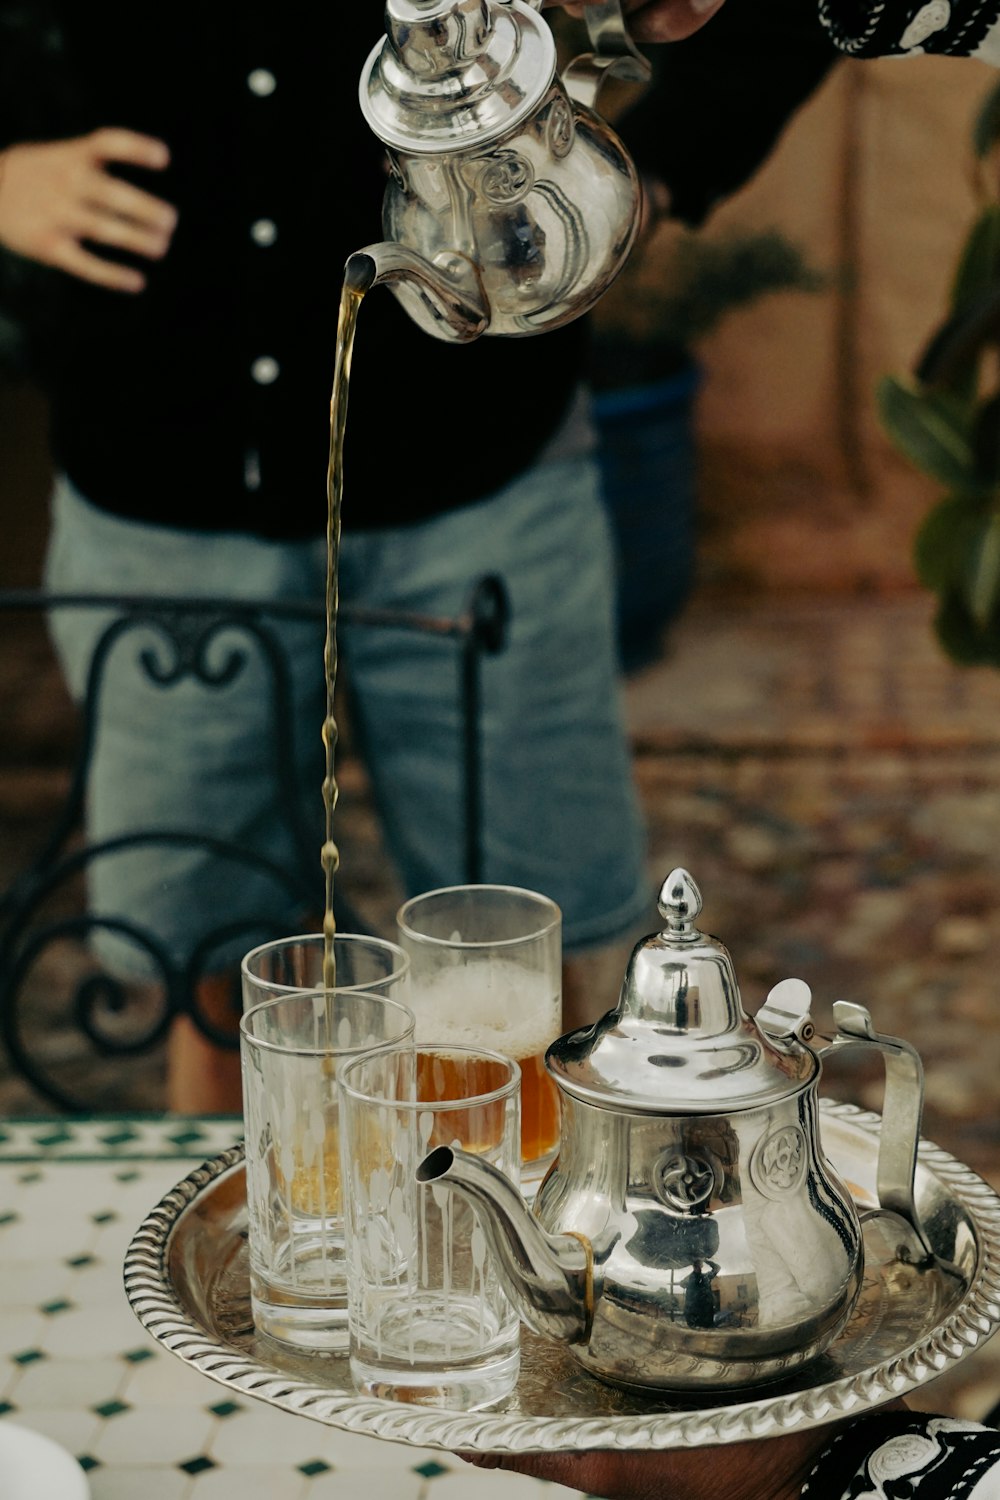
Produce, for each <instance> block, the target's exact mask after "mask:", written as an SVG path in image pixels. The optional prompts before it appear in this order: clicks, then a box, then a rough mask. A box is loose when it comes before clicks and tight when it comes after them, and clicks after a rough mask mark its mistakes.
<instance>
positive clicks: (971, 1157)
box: [0, 596, 1000, 1415]
mask: <svg viewBox="0 0 1000 1500" xmlns="http://www.w3.org/2000/svg"><path fill="white" fill-rule="evenodd" d="M8 625H9V622H6V623H4V622H0V626H2V629H3V634H2V636H0V641H2V642H4V643H5V645H6V649H0V724H2V725H3V726H4V727H3V729H2V731H0V886H2V884H3V883H4V880H5V878H6V877H8V876H9V875H10V874H11V872H12V871H13V870H14V869H16V868H17V867H18V866H19V865H20V864H21V863H23V861H24V860H25V859H26V858H27V855H28V852H29V850H30V849H31V848H33V847H37V842H38V839H39V837H40V830H41V827H42V824H43V820H44V818H45V816H46V815H48V814H49V813H50V812H51V809H52V806H53V804H54V800H55V798H56V796H57V794H58V793H59V791H60V790H61V789H62V788H64V786H65V783H66V772H65V765H66V759H67V757H66V753H65V751H66V747H67V745H68V744H69V743H70V740H71V736H72V716H71V714H70V713H69V712H68V710H67V708H66V706H65V704H64V703H63V701H62V699H61V697H60V695H59V692H58V687H57V686H56V685H54V684H53V681H52V674H51V667H50V665H49V663H48V658H47V649H46V647H45V645H44V640H43V639H42V638H40V637H38V636H37V635H36V634H33V633H32V632H31V631H28V630H25V629H22V628H21V627H16V628H13V627H12V628H7V627H8ZM628 701H629V716H630V722H631V726H632V732H633V736H634V742H635V748H636V767H637V775H638V781H639V787H640V791H641V795H642V800H643V803H644V807H645V810H646V814H647V818H648V822H649V830H650V850H649V874H650V890H651V903H650V914H649V919H648V921H645V922H643V923H641V924H639V925H638V927H637V931H636V936H639V935H642V933H643V932H646V931H650V930H652V927H653V925H654V921H655V908H654V906H653V900H652V896H653V895H654V894H655V890H656V887H657V885H658V883H659V882H660V881H661V880H662V878H663V877H664V876H665V875H666V873H667V872H668V870H669V869H670V868H671V867H672V866H674V865H677V864H684V865H686V866H688V867H689V868H690V870H691V871H692V873H693V874H694V875H695V878H696V879H697V880H698V882H699V883H700V885H701V886H702V888H703V891H704V895H705V912H704V917H703V920H702V925H703V926H705V927H706V928H707V929H708V930H709V931H712V932H715V933H717V934H718V935H719V936H721V937H722V938H723V940H724V941H725V942H726V943H727V945H728V946H729V947H730V949H731V951H732V953H733V956H734V960H735V963H736V967H737V972H738V974H739V976H740V979H741V984H742V987H743V992H744V998H745V1000H746V1002H747V1005H748V1008H750V1009H755V1008H756V1006H757V1005H759V1003H760V1001H761V1000H762V999H763V997H764V995H765V993H766V991H767V989H768V988H769V986H770V985H771V984H772V983H773V982H775V981H776V980H777V979H780V978H783V977H785V976H787V975H788V974H798V975H800V976H801V977H803V978H804V979H806V980H807V981H808V982H809V984H810V985H811V987H812V989H813V993H814V997H815V1004H816V1009H815V1015H816V1018H817V1021H818V1024H819V1027H820V1029H821V1030H823V1029H826V1027H828V1026H829V1022H830V1005H831V1003H832V1002H833V1001H834V1000H835V999H840V998H846V999H852V1000H857V1001H860V1002H862V1003H864V1004H866V1005H869V1006H870V1007H871V1009H872V1010H873V1012H874V1014H875V1017H876V1023H877V1025H878V1026H879V1028H880V1029H881V1030H883V1031H886V1032H889V1033H892V1034H896V1035H902V1036H905V1037H907V1038H908V1039H909V1040H911V1041H912V1042H913V1043H914V1044H915V1045H916V1046H917V1047H918V1049H919V1050H920V1052H921V1054H922V1056H923V1058H924V1061H925V1066H926V1070H927V1104H926V1112H925V1122H924V1133H925V1135H926V1136H927V1137H929V1138H930V1139H931V1140H934V1141H936V1142H937V1143H938V1144H939V1145H941V1146H943V1147H945V1148H946V1149H947V1150H949V1151H951V1152H953V1153H954V1154H955V1155H956V1156H958V1157H959V1158H961V1159H962V1160H963V1161H965V1162H967V1163H969V1164H970V1165H972V1166H973V1167H975V1169H976V1170H977V1171H979V1172H980V1173H981V1174H982V1175H983V1176H984V1177H986V1178H987V1179H988V1180H989V1181H990V1182H991V1183H993V1185H994V1186H995V1187H997V1188H998V1189H1000V982H998V974H1000V675H998V674H996V673H993V672H988V671H971V672H969V671H959V670H958V669H956V668H954V667H951V666H950V665H949V664H948V663H946V662H945V661H944V659H943V658H942V656H941V655H940V653H939V651H938V649H937V647H936V645H935V644H934V642H933V640H932V637H931V635H930V630H929V610H928V607H927V605H926V602H925V601H924V600H923V599H922V598H918V597H905V598H901V599H890V600H855V599H852V600H843V601H839V602H838V601H831V600H820V601H809V600H802V599H790V600H775V599H774V598H773V597H772V598H770V599H769V600H768V601H766V602H761V601H759V600H758V601H754V600H751V599H734V600H730V601H727V600H720V599H718V598H710V597H708V596H705V597H703V598H701V599H699V600H698V601H697V602H696V604H695V605H694V606H693V607H692V608H691V609H690V611H689V612H688V614H687V615H686V616H685V618H684V619H683V620H682V621H681V623H680V624H679V626H678V627H677V628H676V629H675V631H674V633H673V635H672V638H671V642H670V651H669V654H668V655H667V656H666V658H665V659H664V660H663V661H662V662H659V663H657V665H655V666H654V667H651V668H649V669H648V670H646V671H645V672H644V673H642V674H641V675H640V676H639V677H637V678H635V679H634V680H633V681H632V682H631V683H630V685H629V690H628ZM343 779H344V782H345V795H344V802H343V808H342V822H341V836H342V842H343V846H344V868H345V872H350V873H349V877H348V878H350V879H351V880H352V882H353V890H354V893H355V895H356V897H357V900H358V905H359V907H360V908H361V909H362V911H363V912H364V913H365V915H366V916H368V917H369V919H370V920H371V921H372V922H373V923H374V925H376V926H377V927H382V928H387V927H388V924H389V923H390V922H391V916H392V911H393V907H394V901H395V892H394V890H393V887H392V883H391V880H390V879H389V878H388V877H387V874H386V870H385V865H384V861H383V859H382V856H381V851H380V848H379V844H378V835H377V830H376V827H375V823H374V820H373V816H372V812H371V809H370V806H369V805H368V803H367V799H366V796H365V788H364V780H363V777H362V776H361V774H360V771H359V770H358V769H357V768H356V767H353V766H351V767H347V768H346V769H345V774H344V778H343ZM627 951H628V944H623V945H620V947H619V948H617V949H615V950H614V951H613V952H611V953H610V954H605V955H601V956H598V957H597V958H595V959H593V960H592V961H591V962H590V975H589V978H590V984H591V990H592V1002H593V1009H594V1012H595V1014H597V1013H600V1012H601V1011H603V1010H605V1009H607V1008H608V1007H609V1006H610V1005H611V1004H612V1003H613V1001H614V999H615V995H616V989H617V985H618V983H619V981H620V977H621V972H622V969H623V966H624V962H625V958H626V956H627ZM76 964H77V959H76V957H75V955H74V952H73V950H72V948H71V945H64V946H63V948H62V949H60V950H59V951H57V952H55V953H53V954H51V955H50V956H49V958H48V959H47V966H46V968H45V969H44V971H43V972H42V973H41V974H40V975H39V976H37V978H36V983H35V991H34V993H35V995H36V1011H37V1016H38V1017H39V1018H40V1019H41V1023H42V1024H41V1029H40V1030H39V1032H38V1033H37V1034H36V1044H37V1045H38V1047H39V1048H40V1049H44V1050H45V1052H46V1054H47V1056H48V1059H49V1061H50V1062H51V1063H52V1065H53V1066H54V1067H58V1068H62V1069H65V1070H67V1076H71V1075H74V1074H75V1075H76V1076H77V1077H81V1076H86V1077H87V1078H88V1080H90V1082H91V1083H92V1084H93V1085H94V1087H95V1089H96V1093H95V1097H96V1099H97V1100H98V1102H99V1103H100V1104H101V1107H104V1108H114V1107H119V1108H126V1107H135V1106H136V1103H137V1101H141V1103H142V1105H144V1106H145V1107H154V1108H155V1107H156V1105H157V1104H158V1102H159V1100H160V1098H161V1093H160V1087H161V1085H160V1069H161V1063H160V1059H159V1057H158V1056H157V1055H156V1054H155V1053H154V1054H152V1055H151V1056H149V1057H144V1058H137V1059H134V1060H132V1061H130V1062H129V1063H127V1064H122V1063H121V1062H120V1061H115V1062H111V1063H107V1062H105V1063H103V1064H102V1063H99V1062H97V1063H95V1062H94V1060H93V1058H92V1054H91V1053H90V1052H89V1050H88V1049H86V1048H85V1047H84V1046H83V1044H82V1043H81V1041H80V1040H79V1039H78V1038H77V1037H76V1036H75V1035H74V1034H73V1033H72V1032H71V1030H70V1029H69V1028H68V1027H67V1026H66V1024H65V1018H64V1017H63V1016H61V1015H60V1013H59V1012H60V1007H59V1000H58V992H59V989H60V981H61V980H63V981H64V980H65V975H66V973H67V972H69V971H73V972H75V965H76ZM830 1089H831V1092H835V1093H836V1094H837V1095H838V1096H839V1097H841V1098H850V1099H853V1100H855V1102H858V1103H862V1104H865V1105H868V1106H869V1107H873V1108H878V1107H879V1103H880V1098H881V1095H880V1084H879V1080H878V1078H877V1075H876V1073H875V1072H869V1071H866V1072H863V1073H858V1072H857V1071H856V1070H855V1071H848V1070H847V1069H846V1068H841V1070H840V1074H839V1076H838V1077H837V1078H836V1080H835V1081H834V1080H831V1081H830ZM44 1108H45V1106H44V1104H42V1103H41V1102H40V1101H39V1100H38V1099H37V1097H35V1096H34V1095H33V1094H32V1093H31V1091H30V1090H29V1089H27V1088H26V1086H25V1085H24V1084H23V1082H21V1081H19V1080H18V1079H17V1078H16V1077H14V1076H13V1074H12V1072H11V1070H10V1069H9V1068H8V1067H6V1066H5V1064H4V1062H3V1059H2V1058H0V1112H7V1113H14V1112H18V1111H21V1112H25V1111H40V1110H44ZM924 1397H925V1404H927V1405H929V1406H932V1407H937V1408H938V1409H942V1408H944V1409H948V1410H954V1411H963V1412H968V1413H970V1414H973V1415H980V1414H982V1413H983V1412H985V1410H986V1409H987V1407H988V1406H990V1405H991V1404H992V1403H994V1402H995V1401H996V1400H997V1399H998V1398H1000V1340H994V1342H993V1344H992V1345H990V1346H988V1347H987V1349H986V1350H984V1351H982V1352H981V1353H980V1354H979V1355H977V1356H975V1357H974V1358H973V1359H971V1360H969V1361H968V1362H967V1363H966V1364H965V1365H963V1366H962V1367H960V1369H959V1370H958V1371H956V1372H955V1373H954V1374H953V1375H952V1376H950V1377H948V1378H946V1379H945V1380H942V1381H939V1382H937V1383H935V1385H934V1386H933V1387H932V1388H930V1390H928V1391H926V1392H925V1393H924Z"/></svg>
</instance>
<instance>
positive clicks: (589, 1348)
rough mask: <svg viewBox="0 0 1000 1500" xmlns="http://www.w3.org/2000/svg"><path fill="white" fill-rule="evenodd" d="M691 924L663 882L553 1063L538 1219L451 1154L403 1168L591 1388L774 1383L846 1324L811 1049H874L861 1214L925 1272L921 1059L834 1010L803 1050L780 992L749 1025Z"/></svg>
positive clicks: (838, 1237)
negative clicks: (555, 1130)
mask: <svg viewBox="0 0 1000 1500" xmlns="http://www.w3.org/2000/svg"><path fill="white" fill-rule="evenodd" d="M700 910H701V896H700V894H699V892H698V889H697V887H696V886H695V884H694V882H693V881H692V879H691V877H690V875H688V873H687V872H686V871H685V870H674V871H673V872H672V873H671V874H670V875H669V876H668V877H667V880H666V882H665V883H664V886H663V889H662V891H661V894H660V912H661V914H662V916H663V918H664V920H665V924H666V925H665V927H664V930H663V931H662V932H660V933H657V934H654V935H653V936H651V937H649V938H647V939H645V940H644V941H643V942H641V943H639V944H638V945H637V947H636V949H635V950H634V952H633V955H632V959H631V962H630V964H629V968H628V972H627V973H626V976H625V981H624V984H623V986H622V992H621V998H620V1000H619V1002H618V1005H617V1007H616V1008H615V1009H614V1010H612V1011H611V1012H609V1014H608V1015H606V1016H605V1017H604V1018H603V1020H601V1021H598V1022H597V1024H596V1025H595V1026H592V1027H589V1028H588V1029H586V1030H583V1031H577V1032H573V1033H571V1034H570V1035H568V1036H564V1037H562V1038H560V1040H559V1041H557V1042H554V1043H553V1044H552V1046H551V1047H550V1048H549V1050H548V1053H547V1055H546V1066H547V1068H548V1070H549V1072H550V1073H551V1074H552V1076H553V1078H554V1079H555V1081H556V1083H557V1084H558V1086H559V1089H560V1093H561V1095H562V1106H563V1129H562V1138H561V1141H560V1146H559V1154H558V1157H557V1158H556V1161H555V1162H554V1164H553V1166H552V1168H551V1169H550V1171H549V1174H548V1176H547V1177H546V1178H545V1180H544V1181H543V1183H542V1184H541V1187H540V1188H539V1190H538V1195H537V1198H536V1200H535V1205H534V1211H533V1212H532V1211H531V1210H530V1209H528V1208H527V1207H526V1206H525V1204H524V1202H523V1200H522V1198H521V1195H520V1193H519V1192H518V1190H517V1188H516V1187H515V1186H514V1185H513V1184H512V1183H511V1182H509V1181H508V1180H507V1179H506V1178H505V1177H504V1176H502V1175H501V1174H500V1173H499V1172H498V1171H497V1170H496V1169H495V1168H494V1167H491V1166H490V1165H488V1164H486V1163H484V1162H482V1161H480V1160H479V1159H478V1158H476V1157H474V1156H471V1155H468V1154H466V1153H463V1152H461V1151H458V1150H452V1149H451V1148H449V1147H447V1146H441V1147H438V1149H437V1150H435V1151H433V1152H431V1153H430V1155H429V1156H427V1157H425V1159H424V1160H423V1161H422V1162H421V1163H420V1165H419V1166H418V1168H417V1177H418V1179H419V1180H420V1181H422V1182H434V1183H440V1184H442V1185H447V1186H449V1187H450V1188H452V1189H453V1190H454V1191H455V1192H457V1193H460V1194H462V1195H463V1196H464V1197H466V1198H467V1199H469V1200H470V1201H471V1203H472V1205H473V1207H474V1208H475V1210H476V1213H477V1216H478V1217H479V1220H480V1222H481V1224H482V1227H483V1230H484V1233H485V1234H486V1237H487V1240H488V1243H489V1245H490V1248H491V1250H492V1252H493V1255H494V1257H495V1260H496V1263H497V1266H498V1271H499V1275H500V1277H501V1279H502V1281H503V1283H504V1285H505V1288H506V1289H507V1291H508V1294H509V1296H510V1298H511V1300H512V1302H513V1303H514V1305H515V1307H517V1309H518V1311H519V1313H520V1314H521V1317H522V1318H523V1319H524V1321H525V1322H526V1323H527V1324H528V1325H529V1326H530V1327H532V1328H534V1329H535V1330H536V1331H537V1332H539V1333H541V1334H546V1335H549V1336H550V1337H552V1338H555V1339H559V1340H562V1341H563V1342H564V1343H566V1344H568V1345H569V1346H570V1349H571V1352H572V1353H573V1354H574V1355H575V1356H576V1358H577V1359H578V1360H579V1361H580V1363H581V1364H582V1365H583V1366H584V1367H585V1368H586V1369H587V1370H589V1371H590V1372H591V1373H592V1374H594V1375H597V1376H599V1377H600V1378H601V1379H603V1380H607V1381H610V1382H612V1383H613V1384H617V1385H623V1386H627V1387H630V1388H636V1389H642V1390H647V1391H648V1390H650V1389H653V1390H684V1389H687V1388H696V1389H698V1390H699V1391H707V1390H713V1389H716V1390H725V1389H729V1388H735V1387H741V1386H747V1385H754V1384H757V1383H759V1382H763V1381H768V1380H774V1379H777V1378H778V1377H780V1376H784V1375H787V1374H789V1373H791V1372H792V1371H794V1370H795V1369H797V1368H798V1367H799V1366H800V1365H803V1364H805V1363H806V1361H808V1360H810V1359H813V1358H815V1357H816V1356H817V1355H818V1354H820V1353H821V1352H822V1351H823V1350H824V1349H825V1348H827V1347H828V1345H829V1344H830V1343H831V1342H832V1341H833V1340H834V1338H836V1336H837V1334H838V1333H839V1332H840V1330H841V1329H842V1328H843V1327H844V1325H845V1323H846V1322H847V1320H848V1318H849V1317H850V1314H851V1310H852V1308H853V1306H854V1303H855V1300H856V1298H857V1296H858V1292H859V1289H860V1286H861V1278H862V1272H863V1242H862V1232H861V1223H860V1220H859V1216H858V1212H857V1209H856V1208H855V1206H854V1203H853V1202H852V1200H851V1196H850V1193H849V1192H848V1190H847V1188H846V1187H845V1186H844V1184H843V1183H842V1182H841V1181H840V1180H839V1179H838V1177H837V1175H836V1173H835V1172H834V1171H833V1169H832V1167H831V1166H830V1164H829V1162H828V1161H827V1160H826V1158H825V1157H824V1155H823V1152H822V1148H821V1144H820V1139H819V1127H818V1109H817V1086H818V1083H819V1078H820V1072H821V1063H820V1056H821V1055H823V1054H826V1055H829V1054H830V1053H832V1052H839V1051H841V1050H843V1049H846V1048H856V1047H863V1048H867V1049H874V1050H875V1051H877V1052H878V1053H880V1054H881V1055H882V1057H883V1059H884V1062H885V1072H886V1095H885V1108H884V1114H883V1125H882V1133H881V1138H880V1149H879V1159H878V1196H879V1202H880V1204H881V1207H880V1209H879V1210H877V1212H878V1213H879V1214H880V1215H884V1216H885V1220H886V1223H885V1227H886V1229H887V1231H888V1233H889V1234H890V1235H891V1236H892V1238H891V1241H890V1243H891V1244H892V1245H894V1246H895V1247H896V1253H897V1256H898V1257H899V1259H901V1260H908V1261H910V1262H911V1263H917V1264H921V1263H925V1262H926V1263H928V1264H929V1263H930V1262H931V1261H933V1252H932V1249H931V1246H930V1243H929V1241H928V1240H927V1237H926V1234H925V1232H924V1229H923V1226H922V1225H921V1223H920V1219H919V1217H918V1214H917V1210H916V1206H915V1203H914V1197H913V1179H914V1168H915V1164H916V1153H917V1143H918V1138H919V1127H920V1116H921V1109H922V1103H923V1073H922V1069H921V1065H920V1059H919V1057H918V1056H917V1054H916V1052H915V1051H914V1050H913V1048H912V1047H910V1046H909V1045H908V1044H907V1043H906V1042H902V1041H898V1040H896V1039H895V1038H893V1037H886V1036H880V1035H879V1034H878V1033H877V1032H876V1031H875V1030H874V1028H873V1026H872V1022H871V1018H870V1016H869V1015H868V1012H867V1011H866V1010H864V1009H863V1008H862V1007H861V1006H858V1005H853V1004H847V1003H838V1004H836V1005H835V1006H834V1017H835V1019H836V1022H837V1027H838V1030H837V1035H836V1037H835V1038H834V1039H833V1040H832V1042H829V1043H827V1044H826V1045H824V1046H821V1047H820V1046H816V1045H815V1042H814V1031H813V1025H812V1022H811V1020H810V1018H809V1004H810V994H809V989H808V986H807V985H805V984H804V983H803V982H802V981H801V980H797V979H786V980H784V981H783V982H782V983H781V984H779V985H776V986H775V988H774V989H773V990H772V991H771V993H770V995H769V996H768V997H767V1000H766V1001H765V1003H764V1005H763V1006H762V1008H761V1009H760V1011H759V1012H758V1014H757V1016H756V1019H755V1020H751V1019H750V1018H749V1017H748V1016H747V1014H746V1012H745V1011H744V1010H743V1006H742V1003H741V1001H740V994H739V989H738V987H737V984H736V976H735V974H734V972H733V967H732V961H731V959H730V956H729V954H728V952H727V950H726V949H725V948H724V947H723V946H722V944H721V943H719V942H718V941H717V940H716V939H715V938H712V937H708V936H706V935H705V934H703V933H701V932H699V931H698V930H697V928H696V927H695V925H694V919H695V918H696V917H697V916H698V913H699V911H700ZM811 1044H812V1045H811Z"/></svg>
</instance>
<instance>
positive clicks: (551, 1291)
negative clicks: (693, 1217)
mask: <svg viewBox="0 0 1000 1500" xmlns="http://www.w3.org/2000/svg"><path fill="white" fill-rule="evenodd" d="M417 1181H418V1182H425V1183H431V1182H440V1183H443V1184H445V1185H446V1186H447V1187H449V1188H451V1189H452V1191H453V1192H456V1193H458V1194H460V1195H461V1197H463V1198H465V1199H467V1201H468V1202H469V1203H471V1205H472V1207H473V1209H474V1210H475V1213H476V1217H477V1219H478V1220H479V1223H480V1225H481V1226H482V1230H483V1234H484V1235H485V1236H486V1243H487V1245H488V1246H489V1248H490V1251H491V1253H492V1255H493V1258H494V1260H495V1261H496V1264H497V1270H498V1272H499V1275H500V1279H501V1281H502V1282H503V1287H504V1291H505V1292H506V1293H507V1296H508V1297H509V1298H510V1300H511V1302H512V1303H513V1304H514V1306H515V1308H516V1309H517V1311H518V1313H519V1314H520V1316H521V1317H522V1318H523V1319H524V1321H525V1322H526V1323H527V1324H528V1326H529V1328H533V1329H534V1330H535V1332H536V1333H541V1334H544V1335H546V1336H547V1337H548V1338H555V1339H561V1340H562V1342H563V1343H565V1344H579V1343H584V1342H586V1340H587V1338H588V1337H589V1336H590V1325H591V1322H592V1319H593V1304H594V1260H593V1254H592V1251H591V1248H590V1245H589V1244H588V1242H587V1241H586V1240H585V1239H584V1237H583V1236H582V1235H575V1234H547V1233H546V1231H545V1230H544V1229H543V1228H542V1226H541V1225H540V1224H539V1222H538V1220H537V1219H536V1218H535V1217H534V1215H533V1214H532V1212H531V1210H530V1209H529V1208H528V1207H527V1206H526V1204H525V1202H524V1199H523V1198H522V1197H521V1194H520V1193H519V1192H518V1190H517V1188H516V1187H515V1186H514V1184H513V1183H512V1182H510V1181H509V1180H508V1179H507V1178H506V1177H505V1176H504V1175H503V1173H502V1172H498V1171H497V1169H496V1167H492V1166H490V1165H489V1163H488V1162H484V1161H482V1160H481V1159H480V1158H479V1157H477V1156H473V1155H471V1154H470V1153H469V1152H467V1151H456V1150H454V1149H453V1148H452V1147H451V1146H438V1147H437V1149H436V1150H434V1151H432V1152H431V1153H430V1155H429V1156H425V1157H424V1159H423V1161H422V1162H421V1163H420V1165H419V1166H418V1167H417Z"/></svg>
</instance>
